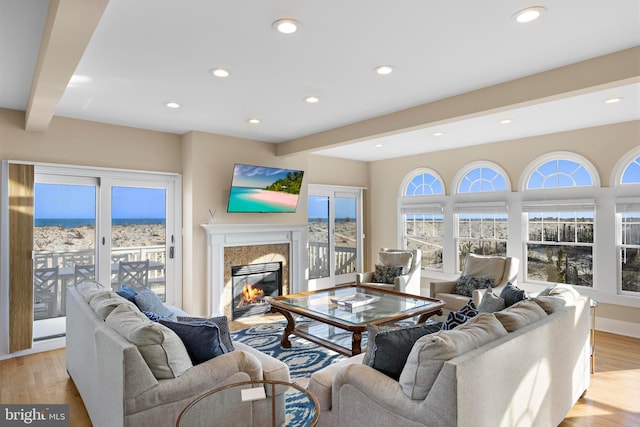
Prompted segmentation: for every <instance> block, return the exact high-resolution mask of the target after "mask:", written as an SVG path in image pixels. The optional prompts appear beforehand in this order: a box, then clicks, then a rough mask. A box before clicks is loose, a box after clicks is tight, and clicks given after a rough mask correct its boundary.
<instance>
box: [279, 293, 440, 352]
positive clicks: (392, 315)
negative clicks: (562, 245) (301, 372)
mask: <svg viewBox="0 0 640 427" xmlns="http://www.w3.org/2000/svg"><path fill="white" fill-rule="evenodd" d="M268 301H269V304H271V311H272V312H278V313H281V314H282V315H283V316H284V317H285V318H286V319H287V326H286V327H285V330H284V332H283V333H282V340H281V344H282V347H284V348H291V342H290V341H289V335H291V334H294V335H297V336H299V337H302V338H305V339H307V340H309V341H312V342H314V343H316V344H320V345H322V346H324V347H327V348H330V349H331V350H334V351H336V352H338V353H340V354H344V355H346V356H353V355H356V354H359V353H361V352H362V348H361V341H362V332H365V331H366V330H367V326H369V325H379V324H384V323H394V322H396V321H399V320H403V319H408V318H411V317H415V316H419V317H418V323H422V322H425V321H426V320H427V319H428V318H429V317H431V316H432V315H435V314H437V315H442V308H443V307H444V305H445V302H444V301H442V300H440V299H434V298H428V297H423V296H419V295H411V294H404V293H401V292H395V291H389V290H383V289H379V288H374V287H369V286H362V285H356V284H351V285H343V286H336V287H333V288H328V289H322V290H318V291H309V292H302V293H299V294H291V295H283V296H279V297H275V298H269V299H268ZM294 314H295V315H300V316H304V317H306V318H308V319H312V320H314V321H316V322H319V323H321V324H324V325H329V326H333V327H336V328H339V329H342V330H344V331H348V332H349V333H351V348H349V347H348V346H346V345H345V344H344V343H341V342H336V341H335V340H332V339H330V338H328V337H326V336H325V337H323V336H320V334H318V333H315V332H314V331H313V330H312V326H313V325H314V324H313V323H311V324H310V323H309V322H299V323H298V324H296V321H295V319H294V316H293V315H294Z"/></svg>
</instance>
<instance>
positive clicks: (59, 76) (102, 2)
mask: <svg viewBox="0 0 640 427" xmlns="http://www.w3.org/2000/svg"><path fill="white" fill-rule="evenodd" d="M108 3H109V0H90V1H88V0H51V1H50V3H49V11H48V13H47V19H46V21H45V26H44V31H43V34H42V41H41V42H40V51H39V52H38V60H37V62H36V69H35V72H34V74H33V81H32V82H31V92H30V93H29V102H28V104H27V111H26V113H25V114H26V117H25V129H26V130H29V131H36V132H44V131H45V130H46V129H47V127H48V126H49V123H50V122H51V119H52V118H53V115H54V113H55V111H56V108H57V107H58V103H59V102H60V99H61V98H62V95H63V94H64V91H65V89H66V88H67V84H68V83H69V80H71V76H72V75H73V73H74V71H75V69H76V67H77V66H78V64H79V63H80V59H81V58H82V55H83V54H84V51H85V49H86V48H87V45H88V44H89V40H91V36H92V35H93V33H94V32H95V30H96V27H97V26H98V22H100V18H101V17H102V14H103V12H104V10H105V8H106V7H107V4H108Z"/></svg>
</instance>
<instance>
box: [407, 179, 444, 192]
mask: <svg viewBox="0 0 640 427" xmlns="http://www.w3.org/2000/svg"><path fill="white" fill-rule="evenodd" d="M432 194H444V186H443V185H442V180H441V179H440V178H439V177H437V176H435V175H434V174H431V173H421V174H418V175H416V176H414V177H413V178H412V179H411V181H409V183H408V184H407V186H406V187H405V190H404V195H405V196H427V195H432Z"/></svg>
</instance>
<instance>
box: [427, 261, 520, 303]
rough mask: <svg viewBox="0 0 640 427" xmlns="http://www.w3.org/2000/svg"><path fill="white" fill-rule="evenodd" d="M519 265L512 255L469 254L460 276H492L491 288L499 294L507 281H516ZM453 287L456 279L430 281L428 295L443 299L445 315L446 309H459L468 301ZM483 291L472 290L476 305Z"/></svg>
mask: <svg viewBox="0 0 640 427" xmlns="http://www.w3.org/2000/svg"><path fill="white" fill-rule="evenodd" d="M519 265H520V260H519V259H518V258H514V257H502V256H493V255H492V256H489V255H475V254H469V255H467V257H466V258H465V262H464V269H463V271H462V273H461V276H467V277H483V278H486V277H488V278H493V283H494V285H493V288H492V289H493V291H494V293H496V294H500V292H501V291H502V289H503V288H504V287H505V286H506V284H507V283H509V282H511V283H512V284H515V283H516V280H517V278H518V266H519ZM455 289H456V281H446V282H431V283H430V286H429V296H430V297H432V298H439V299H442V300H444V301H445V303H446V306H445V309H444V312H445V313H444V314H445V315H447V314H448V311H458V310H460V309H461V308H463V307H464V306H465V304H466V303H467V302H468V301H469V297H468V296H464V295H458V294H456V293H455ZM485 292H486V289H476V290H474V291H473V293H472V296H471V298H473V302H474V303H475V304H476V306H478V305H480V301H481V300H482V297H483V295H484V293H485Z"/></svg>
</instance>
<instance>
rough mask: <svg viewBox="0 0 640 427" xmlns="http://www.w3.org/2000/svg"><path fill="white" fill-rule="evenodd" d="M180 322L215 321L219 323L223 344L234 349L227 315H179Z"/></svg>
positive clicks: (229, 349) (230, 349) (228, 349)
mask: <svg viewBox="0 0 640 427" xmlns="http://www.w3.org/2000/svg"><path fill="white" fill-rule="evenodd" d="M178 322H187V323H191V322H213V323H215V324H216V325H218V331H219V332H220V340H221V341H222V344H223V345H224V346H225V348H226V349H227V351H233V350H235V348H234V347H233V342H232V341H231V332H229V321H228V320H227V316H217V317H186V316H178Z"/></svg>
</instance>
